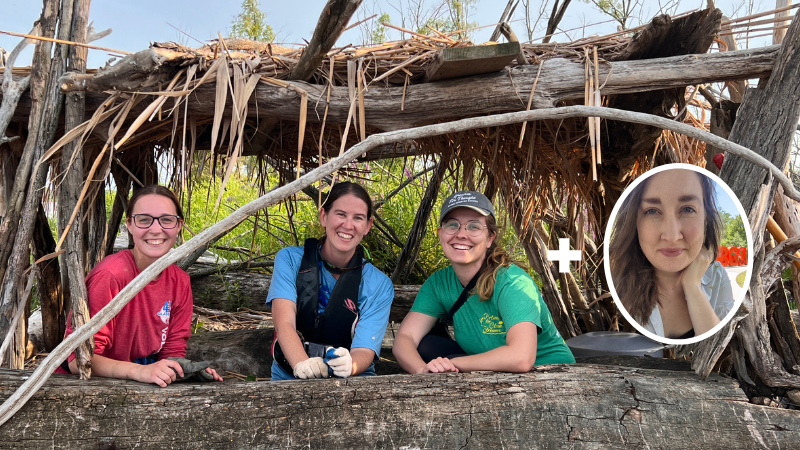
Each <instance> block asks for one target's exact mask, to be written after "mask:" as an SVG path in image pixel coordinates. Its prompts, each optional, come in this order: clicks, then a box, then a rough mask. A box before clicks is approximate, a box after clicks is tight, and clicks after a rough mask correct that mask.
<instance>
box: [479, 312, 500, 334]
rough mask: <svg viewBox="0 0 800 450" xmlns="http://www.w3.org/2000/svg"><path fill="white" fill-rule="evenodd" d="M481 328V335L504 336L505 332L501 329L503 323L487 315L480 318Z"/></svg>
mask: <svg viewBox="0 0 800 450" xmlns="http://www.w3.org/2000/svg"><path fill="white" fill-rule="evenodd" d="M481 327H483V334H506V330H504V329H503V321H502V320H500V318H499V317H497V316H492V315H490V314H489V313H484V314H483V317H481Z"/></svg>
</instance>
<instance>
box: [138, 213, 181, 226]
mask: <svg viewBox="0 0 800 450" xmlns="http://www.w3.org/2000/svg"><path fill="white" fill-rule="evenodd" d="M137 217H149V218H150V219H151V222H150V224H149V225H147V226H142V225H139V223H138V219H137ZM167 217H170V218H174V219H175V224H174V225H173V226H171V227H170V226H166V225H164V223H162V222H161V219H164V218H167ZM131 219H132V220H133V224H134V225H135V226H136V228H141V229H147V228H150V227H152V226H153V224H154V223H156V221H158V224H159V225H160V226H161V228H163V229H165V230H171V229H173V228H175V227H177V226H178V224H179V223H180V222H181V218H180V217H179V216H176V215H174V214H164V215H162V216H158V217H153V216H151V215H150V214H134V215H132V216H131Z"/></svg>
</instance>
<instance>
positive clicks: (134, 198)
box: [125, 184, 183, 249]
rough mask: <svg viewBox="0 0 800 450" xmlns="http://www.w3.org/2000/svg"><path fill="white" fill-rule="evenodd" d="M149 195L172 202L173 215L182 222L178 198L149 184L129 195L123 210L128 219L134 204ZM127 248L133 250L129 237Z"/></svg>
mask: <svg viewBox="0 0 800 450" xmlns="http://www.w3.org/2000/svg"><path fill="white" fill-rule="evenodd" d="M151 194H155V195H161V196H162V197H167V198H168V199H170V200H172V203H173V204H174V205H175V213H176V214H177V216H178V217H180V218H181V220H183V208H181V202H180V201H178V197H176V196H175V194H174V193H173V192H172V191H170V190H169V189H167V188H165V187H164V186H160V185H158V184H151V185H148V186H145V187H143V188H140V189H138V190H136V191H135V192H134V193H133V195H131V198H130V200H128V207H127V209H126V210H125V213H126V214H127V216H128V219H130V217H131V212H133V207H134V206H136V202H138V201H139V199H140V198H142V197H144V196H145V195H151ZM128 248H129V249H131V248H133V239H131V238H130V235H129V236H128Z"/></svg>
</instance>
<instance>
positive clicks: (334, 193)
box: [322, 181, 372, 219]
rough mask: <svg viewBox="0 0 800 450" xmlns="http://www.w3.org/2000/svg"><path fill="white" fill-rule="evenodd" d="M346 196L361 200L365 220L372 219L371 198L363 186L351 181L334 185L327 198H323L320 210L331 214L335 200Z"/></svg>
mask: <svg viewBox="0 0 800 450" xmlns="http://www.w3.org/2000/svg"><path fill="white" fill-rule="evenodd" d="M347 194H350V195H354V196H356V197H357V198H359V199H361V200H362V201H363V202H364V203H366V204H367V219H369V218H371V217H372V198H370V196H369V192H367V190H366V189H364V186H361V185H360V184H358V183H353V182H352V181H343V182H341V183H336V184H335V185H334V186H333V187H332V188H331V190H330V192H328V194H327V197H326V198H325V203H323V204H322V209H323V210H324V211H325V214H328V213H330V212H331V208H332V207H333V203H334V202H335V201H336V200H338V199H339V198H340V197H342V196H345V195H347ZM323 195H325V194H323Z"/></svg>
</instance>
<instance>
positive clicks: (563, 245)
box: [547, 238, 582, 273]
mask: <svg viewBox="0 0 800 450" xmlns="http://www.w3.org/2000/svg"><path fill="white" fill-rule="evenodd" d="M581 259H582V258H581V251H580V250H570V249H569V238H559V239H558V250H548V251H547V260H548V261H553V260H557V261H558V271H559V272H560V273H567V272H569V262H570V261H580V260H581Z"/></svg>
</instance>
